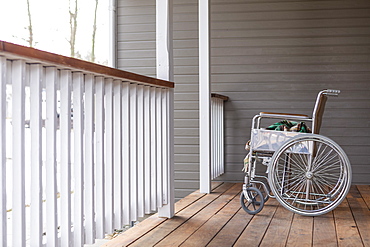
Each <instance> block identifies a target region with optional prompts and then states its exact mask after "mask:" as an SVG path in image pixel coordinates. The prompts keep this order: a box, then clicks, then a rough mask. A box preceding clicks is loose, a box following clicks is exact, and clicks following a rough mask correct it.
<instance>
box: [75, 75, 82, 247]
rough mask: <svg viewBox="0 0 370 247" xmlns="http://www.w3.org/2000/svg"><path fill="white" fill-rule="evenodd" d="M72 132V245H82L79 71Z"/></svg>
mask: <svg viewBox="0 0 370 247" xmlns="http://www.w3.org/2000/svg"><path fill="white" fill-rule="evenodd" d="M72 79H73V134H74V137H73V138H74V220H73V230H74V233H73V242H74V246H76V247H79V246H83V244H84V243H85V238H84V221H83V219H84V187H83V186H84V184H83V181H84V180H83V178H84V158H83V154H84V152H83V149H84V148H83V132H84V115H83V108H84V106H83V91H84V81H83V74H82V73H81V72H75V73H73V77H72Z"/></svg>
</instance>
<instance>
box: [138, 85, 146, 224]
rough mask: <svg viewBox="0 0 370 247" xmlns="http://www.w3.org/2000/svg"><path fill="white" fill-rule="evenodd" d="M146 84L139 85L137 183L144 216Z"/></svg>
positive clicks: (139, 208) (140, 212)
mask: <svg viewBox="0 0 370 247" xmlns="http://www.w3.org/2000/svg"><path fill="white" fill-rule="evenodd" d="M144 145H145V144H144V85H138V86H137V184H138V192H137V194H138V198H137V203H138V205H137V211H138V217H143V216H144V214H145V209H144V205H145V198H144V196H145V185H144V181H145V180H144V174H145V172H146V170H145V168H144V156H145V151H146V150H145V146H144Z"/></svg>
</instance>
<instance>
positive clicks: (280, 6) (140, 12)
mask: <svg viewBox="0 0 370 247" xmlns="http://www.w3.org/2000/svg"><path fill="white" fill-rule="evenodd" d="M211 11H212V14H211V21H212V30H211V36H212V41H211V46H212V49H211V54H212V60H211V64H212V68H211V71H212V91H213V92H217V93H220V94H224V95H227V96H229V98H230V99H229V101H228V102H227V103H226V113H225V121H226V122H225V128H226V129H225V136H226V139H225V145H226V147H225V152H226V153H225V164H226V173H225V174H224V175H223V176H221V177H220V178H218V179H217V180H222V181H233V182H234V181H238V182H240V181H242V178H243V175H244V174H243V173H242V171H241V168H242V161H243V158H244V156H245V151H244V144H245V142H246V141H247V140H248V139H249V136H250V134H249V131H250V125H251V119H252V117H253V116H254V115H255V114H257V113H258V112H259V111H278V112H291V113H302V114H308V115H311V113H312V109H313V105H314V101H315V98H316V95H317V93H318V91H320V90H321V89H325V88H331V89H340V90H341V91H342V93H341V94H340V96H339V97H338V98H329V100H328V103H327V108H326V111H325V114H324V121H323V126H322V131H321V133H322V134H323V135H326V136H328V137H330V138H332V139H333V140H334V141H336V142H338V143H339V144H340V145H341V146H342V148H343V149H344V150H345V151H346V153H347V154H348V156H349V158H350V160H351V162H352V167H353V175H354V177H353V182H354V183H369V181H370V163H369V160H370V152H369V151H370V128H369V127H370V56H369V54H370V28H369V26H370V2H369V1H368V0H353V1H344V0H342V1H339V0H327V1H314V2H313V1H309V0H302V1H289V0H286V1H282V0H273V1H267V0H266V1H252V0H233V1H227V0H211ZM197 13H198V1H196V0H190V1H180V0H174V59H175V71H174V72H175V83H176V87H175V173H176V175H175V178H176V180H175V188H176V192H175V196H176V198H181V197H183V196H185V195H186V194H188V193H190V192H192V191H194V190H196V189H198V187H199V183H198V180H199V174H198V173H199V139H198V134H199V132H198V127H199V121H198V31H197V29H198V14H197ZM118 14H119V17H118V41H119V42H118V58H119V59H118V66H119V68H120V69H124V70H128V71H132V72H136V73H141V74H145V75H149V76H155V1H154V0H151V1H149V0H141V1H135V0H118Z"/></svg>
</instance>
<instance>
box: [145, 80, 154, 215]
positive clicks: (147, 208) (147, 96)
mask: <svg viewBox="0 0 370 247" xmlns="http://www.w3.org/2000/svg"><path fill="white" fill-rule="evenodd" d="M150 103H151V100H150V86H144V164H145V167H144V169H145V173H144V180H145V183H144V184H145V190H144V194H145V213H146V214H150V213H151V200H150V198H151V177H152V176H151V160H152V159H151V132H150V130H151V128H150V126H151V121H150V120H151V119H150V115H151V111H150V109H151V104H150Z"/></svg>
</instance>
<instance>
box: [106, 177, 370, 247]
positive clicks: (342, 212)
mask: <svg viewBox="0 0 370 247" xmlns="http://www.w3.org/2000/svg"><path fill="white" fill-rule="evenodd" d="M214 186H215V187H217V186H218V187H217V188H215V189H214V191H213V192H212V193H211V194H201V193H199V191H195V192H194V193H192V194H190V195H189V196H188V197H185V198H184V199H182V200H180V201H179V202H177V203H176V206H175V211H176V215H175V217H174V218H172V219H163V218H158V216H157V215H153V216H151V217H149V218H148V219H146V220H145V221H143V222H141V223H140V224H138V225H136V226H135V227H133V228H131V229H130V230H128V231H126V232H125V233H123V234H122V235H120V236H118V237H117V238H116V239H114V240H111V241H110V242H108V244H106V245H104V246H145V247H149V246H154V245H155V246H171V247H172V246H197V247H198V246H199V247H202V246H209V247H212V246H217V247H220V246H221V247H223V246H300V247H301V246H370V211H369V207H368V204H367V203H366V200H368V199H366V198H368V196H369V194H368V193H369V191H370V186H367V185H358V186H352V187H351V190H350V193H349V194H348V196H347V198H346V199H345V200H344V201H343V203H342V204H341V205H339V206H338V207H337V208H336V209H335V210H334V211H332V212H329V213H328V214H325V215H321V216H316V217H304V216H300V215H297V214H293V213H292V212H290V211H288V210H286V209H285V208H284V207H282V206H281V205H280V204H279V203H278V202H277V201H276V200H275V199H270V200H269V201H268V202H267V203H266V205H265V207H264V209H263V210H262V211H261V212H260V213H259V214H257V215H254V216H253V215H249V214H247V213H246V212H244V210H243V209H241V207H240V199H239V195H240V192H241V187H242V186H241V184H232V183H222V184H220V183H218V184H214Z"/></svg>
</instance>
